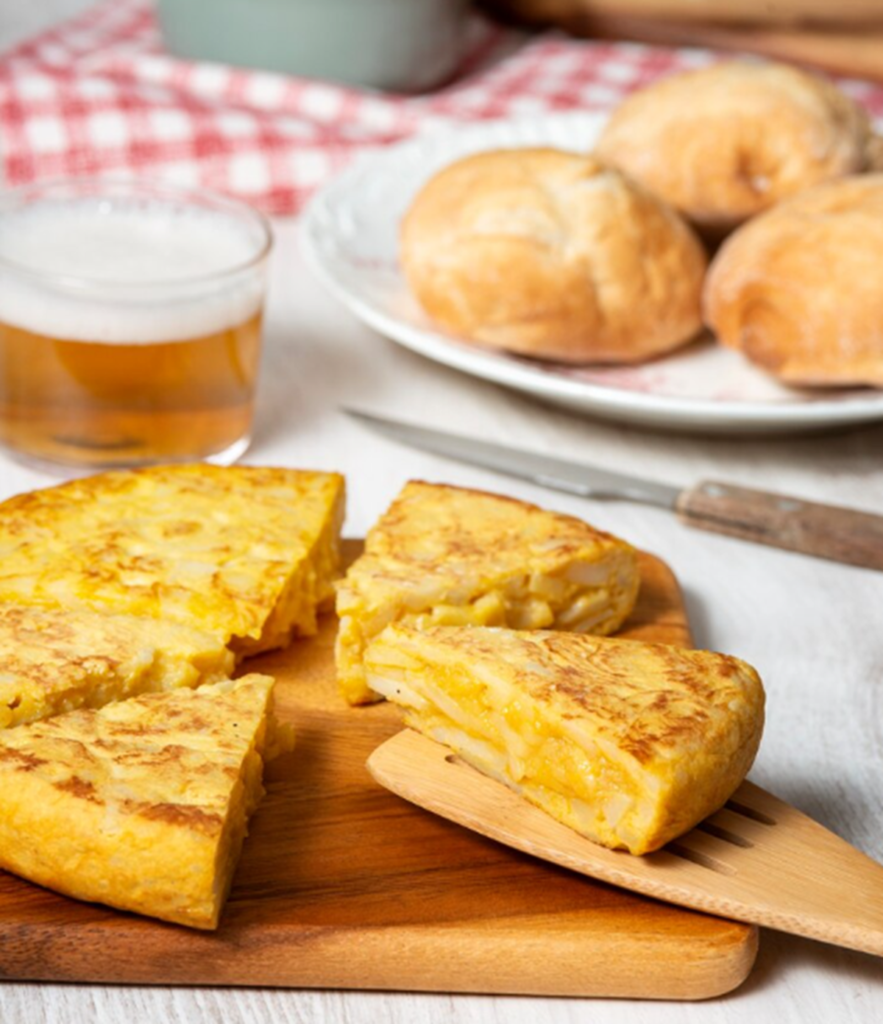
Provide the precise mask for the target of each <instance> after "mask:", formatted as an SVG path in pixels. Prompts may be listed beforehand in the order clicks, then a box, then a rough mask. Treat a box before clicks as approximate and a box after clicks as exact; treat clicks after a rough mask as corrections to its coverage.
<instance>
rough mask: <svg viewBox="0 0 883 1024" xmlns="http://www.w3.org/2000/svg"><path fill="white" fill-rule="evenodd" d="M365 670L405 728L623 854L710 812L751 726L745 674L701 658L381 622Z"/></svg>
mask: <svg viewBox="0 0 883 1024" xmlns="http://www.w3.org/2000/svg"><path fill="white" fill-rule="evenodd" d="M365 669H366V675H367V682H368V685H369V686H371V687H372V689H373V690H375V691H377V692H379V693H381V694H383V695H384V696H385V697H387V698H388V699H390V700H392V701H395V702H396V703H398V704H401V705H402V706H403V707H405V708H406V709H407V715H406V718H405V721H406V722H407V724H408V725H410V726H412V727H413V728H415V729H418V730H419V731H420V732H423V733H425V734H426V735H427V736H429V737H430V738H432V739H435V740H438V741H439V742H441V743H444V744H446V745H447V746H449V747H451V748H452V749H453V750H455V751H456V752H457V753H458V754H459V755H460V756H461V757H462V758H463V760H465V761H467V762H468V763H469V764H471V765H473V766H474V767H476V768H477V769H478V770H479V771H482V772H484V773H485V774H486V775H490V776H491V777H493V778H495V779H497V780H498V781H500V782H503V783H505V784H506V785H508V786H510V787H511V788H512V789H514V790H516V791H517V792H518V793H520V794H522V795H523V796H524V797H526V798H527V799H528V800H530V801H531V802H532V803H534V804H536V805H537V806H539V807H541V808H542V809H543V810H545V811H547V812H548V813H549V814H551V815H552V816H553V817H554V818H556V819H557V820H559V821H561V822H563V823H564V824H566V825H568V826H570V827H571V828H573V829H575V830H576V831H577V832H580V833H582V834H583V835H585V836H587V837H588V838H589V839H593V840H595V841H596V842H599V843H602V844H603V845H605V846H609V847H613V848H624V849H627V850H629V851H630V852H631V853H636V854H640V853H648V852H650V851H652V850H656V849H658V848H659V847H660V846H662V845H664V844H665V843H666V842H668V841H669V840H670V839H673V838H674V837H675V836H678V835H681V834H683V833H684V832H686V831H688V830H689V829H690V828H692V827H693V826H694V825H695V824H697V823H698V822H699V821H701V820H702V819H703V818H705V817H706V816H707V815H709V814H711V813H712V812H713V811H715V810H717V809H718V808H719V807H720V806H721V805H723V804H724V803H725V802H726V800H727V799H728V798H729V797H730V795H731V794H732V793H733V791H734V790H735V789H736V787H737V786H738V785H739V783H740V782H741V781H742V779H743V778H744V776H745V774H746V773H747V771H748V769H749V768H750V767H751V764H752V762H753V760H754V756H755V753H756V752H757V747H758V744H759V742H760V736H761V732H762V729H763V708H764V693H763V686H762V684H761V681H760V679H759V677H758V675H757V673H756V672H755V670H754V669H753V668H751V667H750V666H749V665H747V664H746V663H745V662H742V661H739V660H738V659H737V658H731V657H728V656H726V655H723V654H715V653H712V652H710V651H693V650H683V649H681V648H677V647H668V646H666V645H663V644H644V643H638V642H636V641H633V640H616V639H610V638H601V637H593V636H585V635H581V634H576V633H560V632H545V631H537V632H516V631H513V630H506V629H487V628H478V629H476V628H472V629H468V628H457V627H441V626H439V627H432V626H430V627H426V628H424V629H422V630H420V629H416V628H414V626H412V625H393V626H389V627H388V628H387V629H386V630H384V632H383V633H382V634H381V635H380V636H379V637H378V638H376V639H375V640H374V641H373V643H371V645H370V646H369V647H368V649H367V652H366V655H365Z"/></svg>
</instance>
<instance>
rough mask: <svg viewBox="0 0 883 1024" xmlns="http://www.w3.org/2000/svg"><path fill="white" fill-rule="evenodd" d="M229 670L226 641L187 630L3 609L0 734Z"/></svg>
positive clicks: (81, 614) (89, 615)
mask: <svg viewBox="0 0 883 1024" xmlns="http://www.w3.org/2000/svg"><path fill="white" fill-rule="evenodd" d="M232 671H233V655H232V654H231V653H230V652H229V651H228V650H227V648H226V647H225V646H224V642H223V640H221V639H220V638H219V637H217V636H212V635H211V634H209V633H202V632H200V631H199V630H195V629H190V628H189V627H188V626H181V625H178V624H177V623H173V622H158V621H157V620H156V619H138V618H134V617H133V616H130V615H101V614H100V613H98V612H91V611H82V610H78V609H59V608H31V607H25V606H21V605H0V729H5V728H7V727H8V726H14V725H19V724H20V723H22V722H34V721H37V720H38V719H41V718H49V717H51V716H52V715H58V714H62V713H64V712H66V711H72V710H74V709H75V708H79V707H92V708H95V707H102V706H103V705H104V704H107V703H109V702H110V701H115V700H123V699H125V698H126V697H134V696H135V695H136V694H139V693H149V692H154V691H158V690H174V689H177V688H178V687H180V686H190V687H193V686H200V685H201V684H202V683H206V682H213V681H216V680H219V679H225V678H226V677H227V676H229V675H230V674H231V672H232Z"/></svg>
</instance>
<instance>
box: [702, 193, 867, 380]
mask: <svg viewBox="0 0 883 1024" xmlns="http://www.w3.org/2000/svg"><path fill="white" fill-rule="evenodd" d="M881 268H883V174H867V175H862V176H860V177H853V178H844V179H842V180H840V181H835V182H829V183H827V184H825V185H819V186H817V187H816V188H814V189H810V190H809V191H807V192H804V193H802V194H801V195H799V196H796V197H795V198H794V199H791V200H789V201H788V202H787V203H783V204H782V205H781V206H777V207H776V208H775V209H774V210H770V211H769V212H768V213H765V214H763V215H762V216H760V217H758V218H756V219H755V220H752V221H751V222H750V223H749V224H746V225H745V226H744V227H743V228H740V229H739V231H737V232H736V233H735V234H733V235H731V236H730V238H729V239H728V240H727V241H726V242H725V243H724V245H723V247H722V248H721V250H720V252H719V253H718V255H717V257H716V258H715V260H714V262H713V263H712V266H711V270H710V272H709V275H708V279H707V282H706V287H705V301H704V304H705V318H706V322H707V323H708V325H709V326H710V327H711V328H712V330H714V331H715V332H716V334H717V336H718V337H719V338H720V340H721V341H722V342H723V343H724V344H725V345H728V346H730V348H735V349H739V350H740V351H742V352H744V353H745V355H746V356H747V357H748V358H749V359H751V360H752V361H753V362H755V363H757V364H758V365H759V366H762V367H763V368H764V369H766V370H769V371H770V372H771V373H774V374H776V375H777V376H779V377H781V378H782V380H784V381H787V382H788V383H791V384H802V385H848V384H870V385H874V386H876V387H883V277H881V273H883V270H881Z"/></svg>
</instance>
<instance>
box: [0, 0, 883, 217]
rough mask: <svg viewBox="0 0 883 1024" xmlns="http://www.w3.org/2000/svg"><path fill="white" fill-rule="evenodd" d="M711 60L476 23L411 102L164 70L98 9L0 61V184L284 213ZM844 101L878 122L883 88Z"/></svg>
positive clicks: (856, 89) (114, 16)
mask: <svg viewBox="0 0 883 1024" xmlns="http://www.w3.org/2000/svg"><path fill="white" fill-rule="evenodd" d="M713 59H714V55H713V54H711V53H709V52H708V51H701V50H692V49H691V50H686V49H684V50H674V49H664V48H659V47H647V46H638V45H633V44H623V43H594V42H583V41H578V40H573V39H569V38H565V37H562V36H559V35H557V34H546V35H542V36H534V37H527V38H526V37H523V36H521V35H520V34H518V33H515V32H512V31H509V30H505V29H502V28H499V27H497V26H495V25H492V24H491V23H489V22H486V21H483V20H481V19H478V18H476V19H475V20H474V21H473V24H472V30H471V34H470V45H469V47H468V48H467V53H466V56H465V58H464V61H463V64H462V66H461V68H460V70H459V72H458V74H457V75H456V76H454V78H453V80H452V82H451V83H450V84H448V85H447V86H445V87H444V88H442V89H440V90H438V91H436V92H434V93H430V94H426V95H422V96H402V95H391V94H383V93H377V92H372V91H368V90H360V89H353V88H347V87H343V86H338V85H334V84H331V83H328V82H318V81H313V80H309V79H304V78H294V77H288V76H284V75H276V74H269V73H266V72H259V71H248V70H242V69H239V68H232V67H227V66H225V65H220V64H208V63H195V62H188V61H183V60H178V59H177V58H173V57H170V56H168V55H167V54H165V53H164V52H163V49H162V45H161V41H160V38H159V33H158V30H157V25H156V21H155V19H154V15H153V10H152V7H151V5H150V4H149V3H148V2H145V0H106V2H105V3H103V4H100V5H99V6H97V7H95V8H92V9H91V10H89V11H87V12H86V13H85V14H83V15H81V16H80V17H78V18H76V19H74V20H72V21H70V22H67V23H65V24H63V25H61V26H60V27H58V28H56V29H54V30H52V31H50V32H47V33H45V34H43V35H41V36H38V37H37V38H35V39H33V40H31V41H29V42H27V43H25V44H23V45H21V46H18V47H16V48H15V49H14V50H12V51H10V52H8V53H7V54H6V55H4V56H3V57H2V59H0V182H3V183H5V184H6V185H7V186H9V185H20V184H25V183H27V182H31V181H35V180H39V179H43V178H50V177H57V176H60V175H107V174H113V175H120V174H136V175H138V176H142V177H150V178H153V179H159V180H164V181H167V182H173V183H176V184H181V185H190V186H205V187H209V188H214V189H218V190H220V191H222V192H226V193H228V194H231V195H235V196H238V197H240V198H242V199H245V200H247V201H249V202H251V203H253V204H254V205H256V206H259V207H261V208H262V209H264V210H266V211H268V212H271V213H281V214H287V213H294V212H296V211H297V210H298V208H299V207H300V206H301V205H302V203H303V202H304V201H305V200H306V199H307V198H308V197H309V196H310V194H311V193H312V192H313V191H314V190H315V189H316V188H317V187H318V186H319V185H321V184H322V183H323V182H324V181H326V180H327V179H328V178H329V177H330V176H331V175H332V174H334V173H335V172H336V171H337V170H338V169H339V168H341V167H342V166H344V165H345V164H346V163H347V162H348V161H349V160H350V159H352V157H353V156H354V155H355V154H358V153H361V152H364V151H366V150H370V149H372V148H376V147H379V146H383V145H386V144H388V143H390V142H394V141H396V140H398V139H401V138H404V137H406V136H409V135H412V134H413V133H415V132H417V131H421V130H424V129H425V128H427V127H432V126H434V125H438V124H440V123H445V122H451V121H454V122H463V121H476V120H481V119H486V118H501V117H510V116H517V115H523V114H534V113H537V112H542V111H546V110H550V111H551V110H573V109H583V110H609V109H611V108H612V107H614V106H615V105H616V104H617V103H619V102H620V100H621V99H622V98H623V97H624V96H625V95H626V94H627V93H629V92H631V91H632V90H633V89H635V88H637V87H639V86H641V85H644V84H645V83H647V82H648V81H650V80H651V79H653V78H655V77H657V76H659V75H662V74H665V73H670V72H673V71H678V70H681V69H683V68H687V67H693V66H696V65H699V64H705V63H708V62H710V61H711V60H713ZM843 84H844V87H845V88H846V90H847V91H848V92H849V93H850V94H851V95H853V96H855V97H856V98H857V99H858V100H860V101H861V102H862V103H864V104H865V105H866V106H867V107H868V109H869V110H870V111H871V113H872V114H874V115H876V116H883V88H880V87H879V86H874V85H871V84H868V83H863V82H856V81H848V82H845V83H843Z"/></svg>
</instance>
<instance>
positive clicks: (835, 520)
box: [343, 409, 883, 571]
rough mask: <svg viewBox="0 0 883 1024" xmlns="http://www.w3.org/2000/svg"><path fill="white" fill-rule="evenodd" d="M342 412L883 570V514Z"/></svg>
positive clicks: (411, 441)
mask: <svg viewBox="0 0 883 1024" xmlns="http://www.w3.org/2000/svg"><path fill="white" fill-rule="evenodd" d="M343 412H344V413H346V415H347V416H349V417H351V418H352V419H354V420H357V421H358V422H359V423H361V424H363V425H364V426H366V427H368V428H370V429H372V430H374V431H376V432H377V433H379V434H382V435H383V436H384V437H388V438H391V439H392V440H393V441H398V442H400V443H401V444H405V445H408V446H410V447H411V448H420V449H422V450H423V451H427V452H432V453H433V454H435V455H442V456H444V457H445V458H448V459H454V460H455V461H457V462H466V463H469V464H470V465H472V466H481V467H482V468H483V469H489V470H492V471H493V472H495V473H502V474H505V475H507V476H514V477H518V478H519V479H521V480H529V481H530V482H531V483H534V484H539V485H540V486H541V487H549V488H551V489H552V490H555V491H564V492H566V493H567V494H578V495H580V497H583V498H612V499H617V500H623V501H637V502H643V503H644V504H647V505H657V506H659V507H661V508H666V509H670V510H672V511H674V512H676V513H677V515H678V518H679V519H680V520H681V522H683V523H686V524H687V525H688V526H696V527H698V528H699V529H702V530H711V531H713V532H714V533H724V534H727V535H729V536H731V537H739V538H740V539H742V540H750V541H754V542H755V543H757V544H769V545H771V546H772V547H777V548H785V549H786V550H789V551H800V552H802V553H803V554H806V555H815V556H816V557H817V558H827V559H830V560H831V561H834V562H845V563H846V564H848V565H860V566H864V567H865V568H869V569H879V570H881V571H883V516H879V515H874V514H873V513H871V512H859V511H857V510H855V509H848V508H839V507H838V506H836V505H822V504H819V503H818V502H812V501H803V500H802V499H800V498H791V497H788V496H787V495H784V494H775V493H773V492H771V491H755V490H750V489H749V488H747V487H735V486H733V485H732V484H725V483H717V482H714V481H706V482H703V483H700V484H697V485H696V486H695V487H688V488H686V489H685V490H680V489H679V488H677V487H670V486H668V485H666V484H661V483H656V482H654V481H652V480H642V479H641V478H640V477H634V476H627V475H626V474H624V473H615V472H613V471H611V470H608V469H599V468H597V467H595V466H587V465H584V464H583V463H579V462H568V461H566V460H564V459H556V458H553V457H552V456H549V455H544V454H541V453H540V452H527V451H519V450H518V449H516V448H507V447H505V446H504V445H499V444H491V443H490V442H489V441H479V440H476V439H474V438H471V437H463V436H461V435H458V434H447V433H444V432H442V431H440V430H431V429H429V428H427V427H418V426H416V425H415V424H413V423H403V422H400V421H397V420H390V419H385V418H383V417H382V416H375V415H374V414H373V413H368V412H363V411H361V410H358V409H344V410H343Z"/></svg>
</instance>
